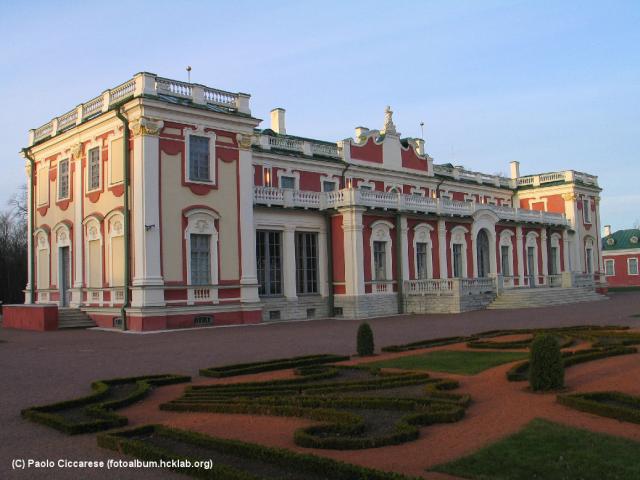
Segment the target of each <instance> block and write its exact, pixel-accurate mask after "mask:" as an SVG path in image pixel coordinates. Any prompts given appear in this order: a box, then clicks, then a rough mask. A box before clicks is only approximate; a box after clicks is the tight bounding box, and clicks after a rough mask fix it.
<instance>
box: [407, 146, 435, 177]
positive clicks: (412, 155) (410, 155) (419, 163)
mask: <svg viewBox="0 0 640 480" xmlns="http://www.w3.org/2000/svg"><path fill="white" fill-rule="evenodd" d="M400 151H401V156H402V166H403V167H404V168H410V169H412V170H420V171H423V172H427V171H429V162H428V161H427V159H426V158H420V157H418V155H417V154H416V151H415V150H414V148H413V147H411V146H409V147H408V148H407V149H405V148H404V147H403V148H401V150H400Z"/></svg>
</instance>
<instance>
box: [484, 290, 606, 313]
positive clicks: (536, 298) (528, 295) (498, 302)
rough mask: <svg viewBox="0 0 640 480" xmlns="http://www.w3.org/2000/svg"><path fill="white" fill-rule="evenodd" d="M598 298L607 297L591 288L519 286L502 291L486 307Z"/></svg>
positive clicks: (593, 299) (577, 301) (521, 306)
mask: <svg viewBox="0 0 640 480" xmlns="http://www.w3.org/2000/svg"><path fill="white" fill-rule="evenodd" d="M599 300H607V297H605V296H604V295H600V294H599V293H596V292H594V291H593V288H578V287H574V288H548V287H540V288H519V289H513V290H505V291H503V292H502V293H500V295H498V296H497V297H496V299H495V300H494V301H493V302H492V303H490V304H489V305H488V306H487V309H489V310H496V309H507V308H535V307H550V306H554V305H567V304H570V303H581V302H596V301H599Z"/></svg>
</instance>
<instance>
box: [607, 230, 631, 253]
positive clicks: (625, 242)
mask: <svg viewBox="0 0 640 480" xmlns="http://www.w3.org/2000/svg"><path fill="white" fill-rule="evenodd" d="M633 248H637V249H640V229H637V228H630V229H628V230H618V231H617V232H613V233H612V234H611V235H609V236H607V237H603V238H602V250H603V251H605V252H608V251H612V250H629V249H633Z"/></svg>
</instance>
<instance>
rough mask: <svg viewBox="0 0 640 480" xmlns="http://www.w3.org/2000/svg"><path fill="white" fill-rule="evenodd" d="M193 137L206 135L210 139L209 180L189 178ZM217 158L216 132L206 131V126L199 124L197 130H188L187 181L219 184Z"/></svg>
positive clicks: (186, 143)
mask: <svg viewBox="0 0 640 480" xmlns="http://www.w3.org/2000/svg"><path fill="white" fill-rule="evenodd" d="M191 137H204V138H208V139H209V180H192V179H191V178H189V171H190V163H189V162H190V154H191V152H190V144H191ZM217 161H218V160H217V158H216V133H215V132H212V131H209V132H206V131H205V127H203V126H199V127H198V128H196V129H195V130H188V129H187V131H186V132H185V135H184V181H185V183H196V184H202V185H217V182H218V178H217V176H216V174H217V169H216V165H217V163H216V162H217Z"/></svg>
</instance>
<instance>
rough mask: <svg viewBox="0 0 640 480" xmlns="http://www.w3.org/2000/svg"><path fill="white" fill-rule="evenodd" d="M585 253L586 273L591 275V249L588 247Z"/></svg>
mask: <svg viewBox="0 0 640 480" xmlns="http://www.w3.org/2000/svg"><path fill="white" fill-rule="evenodd" d="M586 253H587V258H586V260H587V273H593V248H591V247H589V248H587V250H586Z"/></svg>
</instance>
